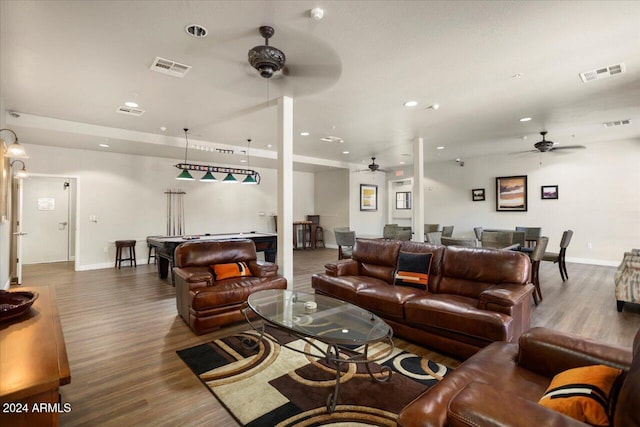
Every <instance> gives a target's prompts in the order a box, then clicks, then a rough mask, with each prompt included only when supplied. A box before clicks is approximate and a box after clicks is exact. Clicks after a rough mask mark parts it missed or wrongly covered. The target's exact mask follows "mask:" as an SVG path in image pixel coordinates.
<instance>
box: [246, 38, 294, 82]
mask: <svg viewBox="0 0 640 427" xmlns="http://www.w3.org/2000/svg"><path fill="white" fill-rule="evenodd" d="M274 33H275V30H274V29H273V27H269V26H262V27H260V35H261V36H262V37H264V45H262V46H255V47H254V48H252V49H251V50H249V64H251V66H252V67H253V68H255V69H256V70H258V72H259V73H260V75H261V76H262V77H264V78H265V79H269V78H271V77H272V76H273V74H274V73H275V72H276V71H279V70H280V69H282V67H284V64H285V62H286V57H285V55H284V52H282V51H281V50H280V49H278V48H276V47H273V46H269V39H270V38H271V36H273V34H274Z"/></svg>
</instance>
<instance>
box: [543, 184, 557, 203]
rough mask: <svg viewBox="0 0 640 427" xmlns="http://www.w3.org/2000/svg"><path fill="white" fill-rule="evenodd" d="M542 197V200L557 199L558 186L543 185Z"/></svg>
mask: <svg viewBox="0 0 640 427" xmlns="http://www.w3.org/2000/svg"><path fill="white" fill-rule="evenodd" d="M540 197H541V198H542V200H547V199H557V198H558V186H557V185H543V186H542V187H540Z"/></svg>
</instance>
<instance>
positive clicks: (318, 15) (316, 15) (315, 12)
mask: <svg viewBox="0 0 640 427" xmlns="http://www.w3.org/2000/svg"><path fill="white" fill-rule="evenodd" d="M309 16H310V17H311V18H312V19H313V20H314V21H319V20H321V19H322V17H323V16H324V10H322V9H321V8H319V7H314V8H313V9H311V10H310V11H309Z"/></svg>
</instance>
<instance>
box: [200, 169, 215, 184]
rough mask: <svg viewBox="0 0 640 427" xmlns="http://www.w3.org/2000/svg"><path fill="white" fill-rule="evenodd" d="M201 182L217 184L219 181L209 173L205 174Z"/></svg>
mask: <svg viewBox="0 0 640 427" xmlns="http://www.w3.org/2000/svg"><path fill="white" fill-rule="evenodd" d="M200 181H204V182H216V181H218V180H217V179H216V177H215V176H213V174H212V173H211V172H210V171H207V173H205V174H204V175H203V176H202V178H200Z"/></svg>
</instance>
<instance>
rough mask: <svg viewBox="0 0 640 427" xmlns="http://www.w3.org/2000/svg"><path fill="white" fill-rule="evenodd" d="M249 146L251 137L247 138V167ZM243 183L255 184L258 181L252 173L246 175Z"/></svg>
mask: <svg viewBox="0 0 640 427" xmlns="http://www.w3.org/2000/svg"><path fill="white" fill-rule="evenodd" d="M250 147H251V138H249V139H247V168H250V166H249V148H250ZM242 183H243V184H257V183H258V182H257V181H256V179H255V178H254V177H253V175H247V177H246V178H245V179H244V180H243V181H242Z"/></svg>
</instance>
